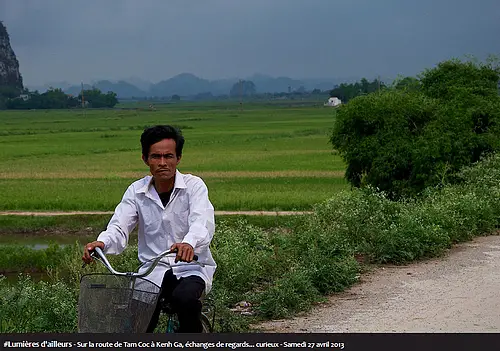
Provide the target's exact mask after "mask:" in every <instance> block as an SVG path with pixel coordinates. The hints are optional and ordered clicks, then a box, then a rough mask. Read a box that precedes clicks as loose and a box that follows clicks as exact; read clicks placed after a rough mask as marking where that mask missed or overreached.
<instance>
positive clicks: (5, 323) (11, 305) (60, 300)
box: [0, 276, 77, 333]
mask: <svg viewBox="0 0 500 351" xmlns="http://www.w3.org/2000/svg"><path fill="white" fill-rule="evenodd" d="M76 302H77V299H76V297H75V293H74V291H72V290H71V289H70V288H68V286H66V285H65V284H64V283H63V282H52V283H49V282H45V281H40V282H34V281H33V280H32V279H31V278H30V277H29V276H20V277H19V280H18V282H17V284H14V285H10V284H8V283H7V281H6V279H5V277H0V332H2V333H14V332H15V333H28V332H29V333H38V332H45V333H47V332H54V333H58V332H75V331H76V326H77V312H76Z"/></svg>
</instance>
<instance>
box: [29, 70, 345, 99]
mask: <svg viewBox="0 0 500 351" xmlns="http://www.w3.org/2000/svg"><path fill="white" fill-rule="evenodd" d="M244 80H251V81H252V82H253V83H254V84H255V88H256V90H257V93H281V92H288V91H289V90H290V91H297V90H305V91H312V90H314V89H320V90H322V91H324V90H331V89H333V88H334V86H335V85H336V84H340V83H343V82H346V80H345V79H344V80H342V81H340V80H337V79H326V78H325V79H321V78H320V79H314V78H311V79H293V78H288V77H271V76H268V75H263V74H254V75H253V76H251V77H247V78H244ZM238 81H239V79H238V78H231V79H219V80H207V79H203V78H199V77H197V76H195V75H193V74H190V73H181V74H179V75H176V76H174V77H172V78H169V79H167V80H162V81H160V82H158V83H156V84H153V83H151V82H148V81H146V80H143V79H141V78H137V77H131V78H128V79H123V80H119V81H111V80H99V81H95V82H92V84H84V89H91V88H92V86H93V87H96V88H98V89H99V90H101V91H102V92H103V93H106V92H108V91H113V92H115V93H116V94H117V96H118V97H119V98H122V99H127V98H132V97H140V98H143V97H151V96H156V97H171V96H172V95H179V96H182V97H193V96H196V95H200V94H205V95H206V94H211V95H214V96H217V95H228V94H229V91H230V90H231V87H232V86H233V85H234V84H235V83H236V82H238ZM50 87H52V88H59V89H62V90H63V91H65V92H66V93H68V94H72V95H78V94H79V93H80V91H81V88H82V87H81V84H71V83H68V82H55V83H50V84H45V85H44V86H29V85H28V86H27V88H28V89H30V90H38V91H39V92H44V91H46V90H48V89H49V88H50Z"/></svg>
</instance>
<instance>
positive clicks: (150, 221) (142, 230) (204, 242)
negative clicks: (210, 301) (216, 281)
mask: <svg viewBox="0 0 500 351" xmlns="http://www.w3.org/2000/svg"><path fill="white" fill-rule="evenodd" d="M152 179H153V177H152V176H147V177H144V178H142V179H140V180H137V181H135V182H134V183H132V184H131V185H130V186H129V187H128V189H127V191H126V192H125V194H124V195H123V198H122V200H121V202H120V203H119V204H118V206H117V207H116V209H115V212H114V214H113V217H112V218H111V220H110V222H109V224H108V226H107V229H106V230H105V231H103V232H101V233H100V234H99V236H98V237H97V240H98V241H102V242H103V243H104V245H105V246H104V253H106V254H111V255H113V254H115V255H116V254H120V253H121V252H122V251H123V250H124V249H125V248H126V246H127V244H128V239H129V234H130V232H132V230H134V228H135V227H136V225H137V224H139V228H138V254H139V261H141V262H146V261H147V260H149V259H151V258H154V257H156V256H157V255H158V254H160V253H161V252H163V251H166V250H168V249H169V248H170V247H171V246H172V245H173V244H174V243H180V242H182V243H188V244H190V245H191V246H192V247H193V248H194V252H195V254H196V255H198V261H199V262H202V263H204V264H205V267H201V266H199V265H194V264H188V263H185V262H184V263H182V262H178V263H176V264H175V266H174V267H173V268H172V270H173V273H174V274H175V275H176V276H177V277H178V278H180V277H186V276H189V275H197V276H199V277H201V278H202V279H203V280H204V281H205V285H206V286H205V291H206V292H207V293H208V292H209V291H210V289H211V287H212V280H213V275H214V273H215V269H216V267H217V265H216V264H215V261H214V259H213V257H212V254H211V252H210V247H209V246H210V242H211V240H212V237H213V235H214V231H215V217H214V207H213V206H212V204H211V202H210V200H209V198H208V189H207V186H206V185H205V183H204V182H203V180H201V178H199V177H196V176H193V175H191V174H182V173H181V172H179V171H178V170H177V171H176V175H175V184H174V189H173V191H172V195H171V196H170V201H169V202H168V203H167V205H166V206H163V204H162V202H161V200H160V196H159V195H158V193H157V191H156V189H155V187H154V186H153V184H152ZM172 256H173V257H170V256H168V257H166V258H164V260H166V259H168V262H169V263H170V264H172V265H173V264H174V259H175V256H174V255H172ZM148 267H149V263H146V264H145V265H144V266H143V267H142V268H141V271H143V270H146V269H147V268H148ZM167 269H168V266H167V265H166V264H162V262H160V263H159V264H158V265H157V266H156V268H155V269H154V270H153V272H151V273H150V275H149V276H147V277H146V278H147V279H149V280H151V281H153V282H154V283H156V284H157V285H159V286H161V283H162V280H163V275H164V274H165V272H166V270H167Z"/></svg>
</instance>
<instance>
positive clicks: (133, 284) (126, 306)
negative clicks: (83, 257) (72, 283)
mask: <svg viewBox="0 0 500 351" xmlns="http://www.w3.org/2000/svg"><path fill="white" fill-rule="evenodd" d="M171 254H177V251H176V250H175V251H170V250H167V251H164V252H162V253H161V254H159V255H158V256H156V257H155V258H153V259H151V260H149V261H147V262H151V261H152V263H151V266H150V267H149V268H148V269H147V270H145V271H144V272H143V273H136V272H118V271H116V270H115V269H114V268H113V267H112V266H111V264H110V263H109V261H108V259H107V258H106V255H105V254H104V253H103V252H102V250H101V249H100V248H99V247H96V248H95V250H94V251H93V252H92V253H91V256H92V257H93V258H94V259H96V260H97V261H99V262H101V263H102V264H103V265H104V266H105V267H106V268H107V270H108V271H109V272H110V273H91V274H86V275H83V276H82V277H81V279H80V295H79V298H78V332H79V333H144V332H146V329H147V327H148V324H149V322H150V320H151V317H152V315H153V312H154V311H155V308H156V305H157V303H158V298H159V296H160V292H161V288H160V287H159V286H158V285H157V284H155V283H153V282H152V281H150V280H148V279H147V276H148V275H149V274H150V273H151V272H152V271H153V269H154V268H155V267H156V265H157V264H158V263H159V262H160V261H161V259H162V258H164V257H165V256H167V255H171ZM197 260H198V257H197V256H196V255H195V257H194V262H193V264H199V265H201V266H203V263H200V262H197ZM147 262H144V263H142V264H141V265H140V266H139V267H138V269H137V270H138V271H139V270H140V268H141V267H142V266H144V265H145V264H146V263H147ZM161 262H162V263H163V264H167V265H169V264H168V263H167V262H165V261H161ZM169 266H170V267H173V265H169ZM201 301H202V303H203V309H202V313H201V323H202V326H203V332H204V333H211V332H213V326H214V322H215V309H214V308H213V306H212V304H211V300H210V299H209V298H207V297H206V296H202V298H201ZM160 306H161V312H162V313H163V314H166V315H167V316H168V321H167V330H166V332H167V333H175V332H177V331H178V327H179V322H178V320H177V315H176V314H175V312H174V311H173V310H172V306H170V305H169V304H168V303H167V302H166V301H164V300H163V299H162V300H160ZM211 309H213V310H211ZM210 314H213V317H212V322H210V319H209V315H210Z"/></svg>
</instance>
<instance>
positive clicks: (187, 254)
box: [170, 243, 194, 263]
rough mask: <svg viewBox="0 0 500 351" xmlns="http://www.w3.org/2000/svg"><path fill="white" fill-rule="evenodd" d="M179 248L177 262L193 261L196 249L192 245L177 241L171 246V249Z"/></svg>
mask: <svg viewBox="0 0 500 351" xmlns="http://www.w3.org/2000/svg"><path fill="white" fill-rule="evenodd" d="M175 249H177V256H175V263H177V262H179V261H182V262H191V261H192V260H193V257H194V249H193V247H192V246H191V245H189V244H186V243H176V244H173V245H172V246H171V247H170V250H175Z"/></svg>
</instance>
